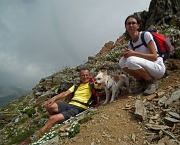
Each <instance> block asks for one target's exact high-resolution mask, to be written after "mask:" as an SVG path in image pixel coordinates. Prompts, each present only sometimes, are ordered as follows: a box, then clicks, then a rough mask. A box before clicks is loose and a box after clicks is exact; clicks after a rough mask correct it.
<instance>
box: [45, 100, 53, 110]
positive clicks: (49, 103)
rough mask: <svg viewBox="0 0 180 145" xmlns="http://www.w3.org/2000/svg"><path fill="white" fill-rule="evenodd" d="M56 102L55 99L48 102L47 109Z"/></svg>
mask: <svg viewBox="0 0 180 145" xmlns="http://www.w3.org/2000/svg"><path fill="white" fill-rule="evenodd" d="M54 102H55V100H54V99H50V100H48V101H47V102H46V108H49V107H50V106H51V105H52V104H53V103H54Z"/></svg>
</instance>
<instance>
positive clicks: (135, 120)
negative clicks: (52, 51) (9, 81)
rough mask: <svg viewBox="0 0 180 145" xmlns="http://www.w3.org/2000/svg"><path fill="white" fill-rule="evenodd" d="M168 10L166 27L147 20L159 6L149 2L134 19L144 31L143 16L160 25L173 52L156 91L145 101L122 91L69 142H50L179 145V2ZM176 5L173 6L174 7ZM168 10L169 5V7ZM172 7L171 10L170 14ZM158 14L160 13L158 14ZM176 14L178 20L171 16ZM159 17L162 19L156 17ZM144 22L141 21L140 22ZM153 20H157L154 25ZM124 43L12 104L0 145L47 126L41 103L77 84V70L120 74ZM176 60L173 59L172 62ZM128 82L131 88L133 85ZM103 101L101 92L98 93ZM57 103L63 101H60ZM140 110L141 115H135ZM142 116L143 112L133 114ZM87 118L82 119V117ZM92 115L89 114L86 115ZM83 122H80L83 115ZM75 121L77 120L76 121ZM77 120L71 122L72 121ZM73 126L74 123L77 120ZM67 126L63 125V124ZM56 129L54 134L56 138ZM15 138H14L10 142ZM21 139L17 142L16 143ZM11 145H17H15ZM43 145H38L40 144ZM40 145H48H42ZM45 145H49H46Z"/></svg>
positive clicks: (115, 44)
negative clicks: (171, 45) (83, 68)
mask: <svg viewBox="0 0 180 145" xmlns="http://www.w3.org/2000/svg"><path fill="white" fill-rule="evenodd" d="M163 2H164V3H163V5H166V4H167V3H168V4H170V6H171V7H173V11H172V13H171V14H173V16H172V17H171V15H167V17H168V19H167V20H168V21H167V20H166V21H164V20H163V19H164V15H163V18H162V17H161V18H158V20H156V19H152V17H153V14H152V13H150V12H152V9H154V8H155V7H157V6H158V5H159V3H161V4H162V1H161V0H157V1H155V0H152V1H151V3H150V8H149V12H142V13H136V14H137V15H138V16H140V17H141V18H144V19H145V20H146V23H144V25H143V26H146V25H147V22H148V20H147V19H146V18H147V16H149V15H150V14H151V15H152V17H150V18H151V21H150V20H149V21H150V22H151V23H152V24H156V23H158V22H162V23H161V25H159V26H158V27H157V28H158V29H159V31H161V32H164V34H165V35H167V36H169V37H170V38H171V40H172V42H173V45H174V46H175V49H176V50H175V52H173V54H172V55H171V56H172V59H168V60H167V61H166V62H165V64H166V66H167V71H166V74H165V76H164V77H163V78H162V79H160V80H158V84H159V90H158V91H157V92H156V93H155V94H153V95H150V96H147V97H144V96H142V94H140V95H132V94H127V93H126V92H125V91H124V92H123V94H121V95H120V96H121V97H119V98H118V99H117V100H116V101H115V102H113V103H111V104H108V105H105V106H104V105H102V106H99V107H97V108H96V109H95V110H93V111H95V112H96V113H93V116H90V119H91V120H89V121H88V122H86V123H82V124H81V126H80V133H79V134H77V135H76V136H75V137H74V138H71V139H67V138H65V139H64V138H63V139H62V137H60V138H59V137H58V138H57V137H55V138H53V139H52V140H51V142H54V144H78V145H80V144H83V145H84V144H92V145H93V144H127V145H129V144H133V145H136V144H137V145H139V144H159V145H160V144H179V141H180V134H179V132H180V131H179V130H180V124H179V122H180V121H179V120H180V119H179V115H180V112H179V110H180V108H179V106H180V105H179V104H180V101H179V100H180V99H179V96H180V86H179V81H180V76H179V75H180V73H179V72H180V61H179V60H178V59H177V58H178V56H179V55H178V54H179V46H180V39H179V38H180V30H179V28H180V27H179V20H180V17H179V13H178V12H177V11H176V10H178V9H179V7H178V6H179V4H180V1H177V0H174V1H170V0H165V1H163ZM175 3H176V5H173V4H175ZM168 6H169V5H168ZM174 7H175V8H174ZM163 10H165V9H164V8H163ZM176 14H177V15H176ZM159 16H161V15H159ZM144 19H143V20H144ZM152 20H156V21H155V23H153V22H152ZM127 41H128V37H127V35H126V33H125V34H123V35H122V36H120V37H119V38H118V39H117V40H116V41H115V42H112V41H110V42H108V43H106V44H105V45H104V46H103V48H102V49H101V50H100V51H99V53H98V54H97V55H96V56H92V57H89V58H88V61H87V62H86V63H84V64H82V65H79V66H77V67H74V68H66V69H64V70H62V71H60V72H57V73H55V74H53V75H51V76H49V77H46V78H43V79H41V80H40V82H39V84H37V85H36V86H35V87H34V88H33V93H32V94H29V95H27V96H25V97H22V98H20V99H18V100H15V101H13V102H12V103H11V104H9V105H8V106H6V107H4V108H3V109H1V111H0V118H1V131H0V143H1V144H14V143H17V142H20V141H22V140H23V139H24V138H25V137H28V136H30V135H31V134H33V133H34V132H35V131H37V130H38V128H40V127H42V126H43V124H44V123H45V122H46V120H47V118H48V115H47V113H46V111H45V109H44V103H45V101H46V100H48V99H50V98H51V97H53V96H54V95H56V94H58V93H59V92H61V91H64V90H66V89H67V88H69V87H70V86H71V85H72V84H73V83H75V82H77V81H78V79H76V78H77V76H78V73H77V69H78V68H79V67H82V66H83V67H88V68H90V70H91V73H92V75H93V76H95V75H96V74H97V72H98V71H99V70H108V73H109V74H111V73H116V74H121V73H122V70H121V69H120V68H119V64H118V61H119V59H120V53H121V51H122V49H123V48H124V47H126V45H127ZM173 58H176V59H173ZM130 79H131V87H134V85H135V81H134V80H133V78H130ZM100 96H102V98H103V92H101V93H100ZM60 101H68V99H67V100H60ZM139 107H140V109H138V108H139ZM138 110H143V111H138ZM85 114H86V113H85ZM89 114H92V111H90V112H89V113H87V115H89ZM82 116H83V118H84V117H85V116H84V115H82ZM77 119H78V121H79V120H82V118H81V117H80V119H79V118H78V117H77ZM75 120H76V119H75ZM76 121H77V120H76ZM67 124H68V122H67ZM59 128H60V127H58V129H57V130H56V131H57V133H59ZM15 136H17V138H18V139H19V140H18V139H17V138H15ZM21 137H22V138H21ZM15 140H16V141H15ZM41 144H42V143H41ZM44 144H47V142H46V143H44ZM48 144H50V143H49V142H48Z"/></svg>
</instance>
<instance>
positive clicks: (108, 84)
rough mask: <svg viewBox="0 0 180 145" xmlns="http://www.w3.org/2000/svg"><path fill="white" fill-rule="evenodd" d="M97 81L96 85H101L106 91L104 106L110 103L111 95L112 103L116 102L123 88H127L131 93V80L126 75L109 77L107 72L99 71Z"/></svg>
mask: <svg viewBox="0 0 180 145" xmlns="http://www.w3.org/2000/svg"><path fill="white" fill-rule="evenodd" d="M95 79H96V83H97V84H101V86H102V87H104V89H105V93H106V100H105V102H104V103H103V104H106V103H107V102H108V100H109V97H110V95H111V94H112V96H111V100H110V103H111V102H112V101H114V99H115V98H116V97H117V95H118V94H119V93H120V91H121V88H122V87H123V86H125V87H127V89H128V92H129V93H130V92H131V91H130V87H129V78H128V77H127V76H126V75H125V74H121V75H111V76H109V75H107V72H102V71H99V72H98V75H97V76H96V77H95Z"/></svg>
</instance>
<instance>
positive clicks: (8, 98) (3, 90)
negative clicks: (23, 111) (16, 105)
mask: <svg viewBox="0 0 180 145" xmlns="http://www.w3.org/2000/svg"><path fill="white" fill-rule="evenodd" d="M30 93H31V90H27V89H23V88H20V87H15V86H3V85H2V86H0V108H1V107H3V106H5V105H6V104H8V103H10V102H12V101H13V100H16V99H18V98H19V97H21V96H22V95H27V94H30Z"/></svg>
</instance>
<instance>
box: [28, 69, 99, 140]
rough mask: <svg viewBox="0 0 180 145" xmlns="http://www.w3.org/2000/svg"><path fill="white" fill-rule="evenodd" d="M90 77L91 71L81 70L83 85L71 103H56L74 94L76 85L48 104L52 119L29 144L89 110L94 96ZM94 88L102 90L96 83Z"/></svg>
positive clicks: (47, 107)
mask: <svg viewBox="0 0 180 145" xmlns="http://www.w3.org/2000/svg"><path fill="white" fill-rule="evenodd" d="M90 76H91V75H90V71H89V69H87V68H82V69H80V71H79V78H80V82H81V84H80V85H79V87H78V88H77V90H76V91H75V93H74V96H73V98H72V100H71V101H70V102H69V103H65V102H55V101H57V100H59V99H61V98H64V97H67V96H68V95H70V94H71V93H73V92H74V88H75V85H73V86H72V87H71V88H69V89H68V90H67V91H65V92H62V93H60V94H58V95H57V96H55V97H53V98H52V99H50V100H48V101H47V102H46V105H45V106H46V110H47V111H48V112H49V114H50V117H49V119H48V121H47V123H46V124H45V125H44V127H42V128H41V129H40V130H39V132H37V134H35V135H33V136H31V137H30V138H29V141H28V142H34V141H36V140H37V139H39V138H40V137H41V136H42V135H43V134H44V133H45V132H48V131H50V129H51V127H53V126H54V125H55V124H57V123H62V122H63V121H65V120H67V119H69V118H70V117H71V116H76V115H77V114H79V113H81V112H82V111H84V110H86V109H88V108H89V105H85V104H86V103H87V102H88V100H89V99H90V97H91V94H92V92H91V88H90V85H89V81H90ZM94 88H95V89H101V87H100V86H98V84H96V83H94ZM26 141H27V140H26Z"/></svg>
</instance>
